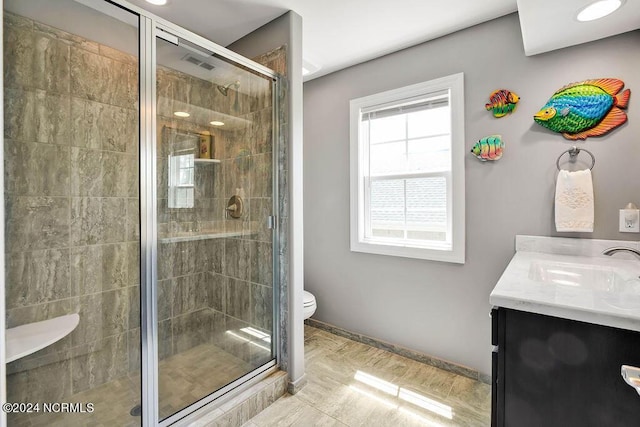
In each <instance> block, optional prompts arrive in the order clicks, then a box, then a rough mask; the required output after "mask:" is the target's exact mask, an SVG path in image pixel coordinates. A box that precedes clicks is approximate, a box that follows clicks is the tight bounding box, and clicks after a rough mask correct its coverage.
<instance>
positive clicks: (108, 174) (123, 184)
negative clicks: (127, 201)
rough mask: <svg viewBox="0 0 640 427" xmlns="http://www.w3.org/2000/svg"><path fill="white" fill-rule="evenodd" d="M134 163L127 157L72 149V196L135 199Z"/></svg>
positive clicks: (136, 189) (135, 178)
mask: <svg viewBox="0 0 640 427" xmlns="http://www.w3.org/2000/svg"><path fill="white" fill-rule="evenodd" d="M135 162H137V159H136V157H135V156H132V155H129V154H121V153H114V152H109V151H95V150H85V149H80V148H75V147H74V148H71V195H72V196H89V197H135V196H137V191H138V187H137V185H136V184H137V173H138V172H137V168H136V167H132V163H135Z"/></svg>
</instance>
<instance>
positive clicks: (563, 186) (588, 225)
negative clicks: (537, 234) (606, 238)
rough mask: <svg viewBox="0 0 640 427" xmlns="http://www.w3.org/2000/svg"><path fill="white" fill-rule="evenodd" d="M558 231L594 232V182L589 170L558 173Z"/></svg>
mask: <svg viewBox="0 0 640 427" xmlns="http://www.w3.org/2000/svg"><path fill="white" fill-rule="evenodd" d="M556 230H557V231H559V232H561V231H576V232H587V233H592V232H593V181H592V179H591V171H590V170H589V169H586V170H582V171H576V172H569V171H566V170H561V171H560V172H559V173H558V179H557V181H556Z"/></svg>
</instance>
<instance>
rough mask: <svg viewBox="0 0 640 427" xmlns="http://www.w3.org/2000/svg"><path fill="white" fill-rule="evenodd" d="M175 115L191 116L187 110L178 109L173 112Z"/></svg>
mask: <svg viewBox="0 0 640 427" xmlns="http://www.w3.org/2000/svg"><path fill="white" fill-rule="evenodd" d="M173 115H174V116H177V117H189V116H190V115H191V114H189V113H187V112H186V111H176V112H175V113H173Z"/></svg>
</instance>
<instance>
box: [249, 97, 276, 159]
mask: <svg viewBox="0 0 640 427" xmlns="http://www.w3.org/2000/svg"><path fill="white" fill-rule="evenodd" d="M272 114H273V111H272V109H271V108H264V109H262V110H259V111H257V112H255V113H252V114H251V115H250V116H249V117H250V118H251V120H252V126H251V140H252V141H253V146H252V152H253V153H254V154H262V153H271V151H272V147H273V123H272V120H271V117H272Z"/></svg>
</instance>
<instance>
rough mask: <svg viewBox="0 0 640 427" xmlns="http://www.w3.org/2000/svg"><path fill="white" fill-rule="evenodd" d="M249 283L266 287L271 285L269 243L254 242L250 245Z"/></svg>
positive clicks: (271, 264) (271, 262)
mask: <svg viewBox="0 0 640 427" xmlns="http://www.w3.org/2000/svg"><path fill="white" fill-rule="evenodd" d="M251 281H252V282H254V283H259V284H261V285H266V286H272V285H273V249H272V243H271V242H254V243H253V244H252V245H251Z"/></svg>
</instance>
